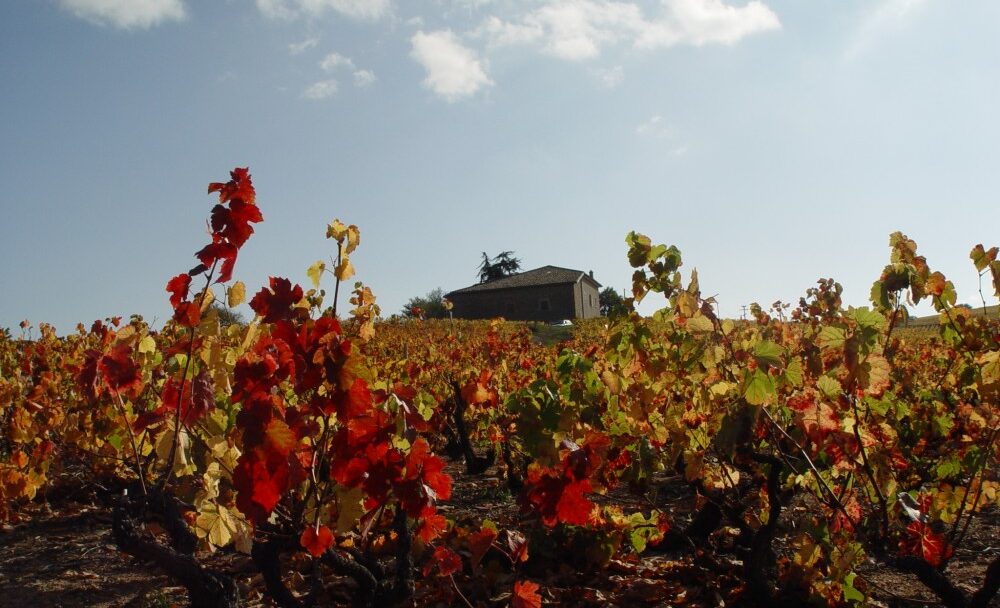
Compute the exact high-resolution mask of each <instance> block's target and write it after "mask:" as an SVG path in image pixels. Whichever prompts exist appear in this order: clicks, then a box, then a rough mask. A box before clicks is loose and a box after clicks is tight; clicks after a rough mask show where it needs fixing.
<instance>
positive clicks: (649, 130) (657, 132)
mask: <svg viewBox="0 0 1000 608" xmlns="http://www.w3.org/2000/svg"><path fill="white" fill-rule="evenodd" d="M635 132H636V133H637V134H639V135H646V136H649V137H655V138H657V139H663V138H665V137H670V136H671V135H673V129H671V128H670V127H669V126H667V124H666V123H665V122H663V117H662V116H660V115H659V114H656V115H654V116H652V117H650V119H649V120H647V121H646V122H644V123H642V124H641V125H639V126H638V127H636V128H635Z"/></svg>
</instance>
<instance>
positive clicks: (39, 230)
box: [0, 0, 1000, 331]
mask: <svg viewBox="0 0 1000 608" xmlns="http://www.w3.org/2000/svg"><path fill="white" fill-rule="evenodd" d="M998 26H1000V4H998V3H996V2H991V1H987V0H983V1H972V0H970V1H968V2H963V3H961V4H960V5H958V4H955V3H949V2H944V1H943V0H882V1H876V0H866V1H849V0H810V1H808V2H803V1H802V0H764V1H762V2H761V1H755V2H746V1H744V0H620V1H617V2H612V1H609V0H548V1H543V0H433V1H426V2H418V1H415V0H413V1H411V0H407V1H405V2H404V1H403V0H256V2H255V1H254V0H226V1H216V2H194V1H193V0H8V1H6V2H4V3H3V4H2V6H0V82H2V83H3V86H2V87H0V115H2V116H3V120H2V121H0V213H2V217H3V221H2V222H0V259H2V260H3V263H2V265H0V282H2V285H3V289H2V290H0V326H7V327H12V328H13V327H15V326H16V325H17V323H18V322H20V321H21V320H22V319H30V320H31V321H32V322H34V323H37V322H39V321H47V322H50V323H53V324H55V325H56V327H57V329H59V330H60V331H69V330H72V328H73V327H74V326H75V324H76V323H77V322H85V323H89V322H91V321H93V320H94V319H97V318H103V317H107V316H112V315H126V316H127V315H128V314H129V313H133V312H137V313H141V314H143V315H144V316H146V318H147V319H154V318H156V319H158V320H159V321H160V322H162V320H163V319H164V318H166V317H167V316H168V314H169V304H168V302H167V294H166V293H165V291H164V286H165V284H166V281H167V279H169V278H170V277H171V276H173V275H175V274H177V273H178V272H182V271H184V270H187V269H188V268H190V267H191V266H193V265H194V258H193V252H194V251H195V250H196V249H198V248H200V247H201V246H202V245H203V244H204V242H206V233H205V219H206V218H207V216H208V212H209V210H210V208H211V205H212V203H213V200H212V198H210V197H208V196H206V194H205V187H206V185H207V184H208V182H210V181H219V180H223V179H224V178H226V177H227V175H228V171H229V170H230V169H231V168H233V167H235V166H249V167H250V169H251V171H252V173H253V176H254V182H255V184H256V186H257V192H258V203H259V205H260V207H261V210H262V212H263V214H264V218H265V222H264V223H263V224H260V225H259V227H258V229H257V234H255V235H254V236H253V237H252V238H251V240H250V241H249V242H248V243H247V245H246V246H245V247H244V249H243V252H242V253H241V255H240V259H239V262H238V264H237V267H236V273H235V278H236V279H240V280H242V281H244V282H245V283H246V284H247V288H248V290H249V291H251V292H252V291H256V290H257V289H259V288H260V286H261V285H263V284H265V283H266V281H267V277H268V276H269V275H277V276H287V277H289V278H291V279H293V280H295V281H298V282H300V283H303V284H305V283H307V282H308V279H307V278H306V274H305V272H306V268H307V267H308V266H309V265H310V264H312V263H313V262H314V261H316V260H317V259H324V258H328V257H329V256H330V254H331V253H333V249H332V247H331V243H330V242H329V241H326V240H325V239H324V233H325V226H326V224H327V223H328V222H330V221H331V220H332V219H333V218H335V217H336V218H340V219H342V220H344V221H345V222H348V223H355V224H357V225H358V226H359V227H360V229H361V235H362V243H361V248H360V249H359V251H358V252H357V253H356V254H355V257H354V262H355V266H356V268H357V270H358V276H357V278H358V279H359V280H362V281H364V282H365V283H366V284H369V285H370V286H371V287H372V289H373V290H374V292H375V294H376V296H377V297H378V303H379V304H381V305H382V307H383V312H384V314H391V313H393V312H397V311H398V310H399V309H400V308H401V306H402V305H403V303H404V302H405V301H406V300H407V299H408V298H410V297H411V296H415V295H423V294H424V293H426V292H427V291H429V290H431V289H433V288H435V287H442V288H444V289H445V291H448V290H451V289H457V288H460V287H463V286H466V285H468V284H470V283H472V282H474V280H475V274H476V265H477V264H478V262H479V259H480V252H482V251H486V252H489V253H491V254H492V253H497V252H499V251H501V250H514V251H515V252H516V253H517V255H518V256H519V257H520V258H521V259H522V261H523V263H524V266H525V267H526V268H534V267H537V266H542V265H546V264H554V265H560V266H567V267H571V268H578V269H582V270H591V269H592V270H593V271H594V273H595V276H596V278H597V279H598V280H599V281H600V282H601V283H603V284H605V285H611V286H614V287H616V288H618V289H622V288H624V287H626V286H627V285H628V284H629V277H630V274H631V271H630V269H629V267H628V264H627V262H626V258H625V245H624V240H623V239H624V236H625V234H626V233H627V232H628V231H629V230H633V229H634V230H638V231H641V232H644V233H646V234H649V235H650V236H651V238H653V239H654V241H657V242H665V243H672V244H676V245H677V246H678V247H680V248H681V250H682V251H683V253H684V257H685V267H686V268H687V269H689V270H690V269H691V268H695V267H696V268H697V269H698V271H699V275H700V280H701V285H702V288H703V291H704V292H705V294H706V295H711V294H717V295H718V298H719V300H720V305H721V309H722V312H723V313H724V314H727V315H737V314H738V313H739V310H740V307H741V306H742V305H743V304H748V303H749V302H752V301H759V302H761V303H765V304H768V303H770V302H773V301H774V300H776V299H782V300H785V301H797V299H798V297H799V296H800V295H801V294H802V293H804V291H805V289H807V288H808V287H810V286H812V285H813V284H814V282H815V280H816V279H817V278H820V277H827V276H832V277H834V278H836V279H837V280H839V281H840V282H841V283H843V284H844V286H845V294H846V299H847V301H848V303H851V304H855V305H861V304H864V303H865V301H866V298H867V293H868V289H869V287H870V285H871V282H872V281H873V280H874V279H875V278H877V276H878V274H879V272H880V271H881V268H882V266H883V265H884V264H885V262H886V260H887V257H888V248H887V242H888V235H889V233H890V232H892V231H894V230H902V231H903V232H905V233H906V234H908V235H909V236H910V237H911V238H914V239H915V240H916V241H917V242H918V243H919V245H920V251H921V253H923V254H924V255H926V256H927V258H928V261H929V263H930V264H931V266H932V268H934V269H938V270H941V271H942V272H944V273H945V274H946V275H947V276H948V277H949V278H950V279H952V280H953V281H954V282H955V283H956V286H957V288H958V292H959V296H960V299H961V300H965V301H971V302H973V303H976V301H977V300H978V295H976V291H977V279H976V275H975V272H974V270H973V269H972V266H971V264H970V263H969V262H968V258H967V256H968V252H969V250H970V249H971V247H972V246H973V245H975V244H976V243H980V242H982V243H984V244H985V245H986V246H987V247H989V246H991V245H997V244H1000V229H998V227H1000V204H998V201H997V198H998V194H1000V187H998V186H1000V183H998V182H1000V166H998V164H1000V147H998V142H1000V120H998V110H997V108H998V105H997V102H998V100H1000V39H998V38H997V37H996V35H995V33H996V31H997V30H998ZM987 295H989V294H988V293H987ZM973 296H975V297H976V301H974V300H973ZM990 303H995V300H993V301H990ZM648 308H649V309H650V310H651V309H652V306H648Z"/></svg>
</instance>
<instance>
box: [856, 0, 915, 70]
mask: <svg viewBox="0 0 1000 608" xmlns="http://www.w3.org/2000/svg"><path fill="white" fill-rule="evenodd" d="M928 4H930V0H881V1H880V2H873V3H871V5H870V6H869V7H868V9H867V10H866V11H865V12H864V13H863V14H862V16H861V22H860V25H858V27H857V29H856V30H855V31H854V35H853V36H852V38H851V40H850V41H849V43H848V45H847V50H846V52H845V57H846V58H847V59H854V58H856V57H858V56H860V55H863V54H864V53H866V52H867V51H868V50H870V49H871V48H872V46H874V45H875V44H876V43H877V42H878V41H879V40H882V39H884V38H885V35H886V33H887V32H890V31H892V30H896V29H900V28H902V27H904V26H906V25H907V24H908V23H910V22H911V21H912V20H913V19H914V18H916V17H917V16H918V15H919V14H920V13H921V12H922V11H923V9H924V8H925V7H926V6H927V5H928Z"/></svg>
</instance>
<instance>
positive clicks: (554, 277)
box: [448, 266, 601, 295]
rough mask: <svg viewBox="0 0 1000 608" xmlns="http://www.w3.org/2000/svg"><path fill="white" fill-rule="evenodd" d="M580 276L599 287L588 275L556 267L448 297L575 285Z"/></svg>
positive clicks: (466, 288) (473, 288)
mask: <svg viewBox="0 0 1000 608" xmlns="http://www.w3.org/2000/svg"><path fill="white" fill-rule="evenodd" d="M581 276H582V277H585V278H587V279H588V280H590V281H593V283H594V285H596V286H597V287H600V286H601V284H600V283H598V282H597V281H595V280H594V279H593V278H591V277H590V275H588V274H587V273H585V272H583V271H582V270H571V269H569V268H560V267H558V266H542V267H541V268H536V269H534V270H528V271H525V272H519V273H518V274H513V275H511V276H509V277H504V278H502V279H496V280H495V281H490V282H488V283H479V284H477V285H471V286H469V287H465V288H463V289H456V290H455V291H453V292H451V293H449V294H448V295H451V294H458V293H472V292H478V291H494V290H497V289H512V288H517V287H537V286H540V285H560V284H563V283H576V282H577V281H579V280H580V277H581Z"/></svg>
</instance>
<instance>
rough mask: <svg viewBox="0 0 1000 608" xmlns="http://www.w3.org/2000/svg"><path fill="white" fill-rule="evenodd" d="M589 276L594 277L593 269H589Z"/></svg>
mask: <svg viewBox="0 0 1000 608" xmlns="http://www.w3.org/2000/svg"><path fill="white" fill-rule="evenodd" d="M590 278H594V271H593V270H591V271H590Z"/></svg>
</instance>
